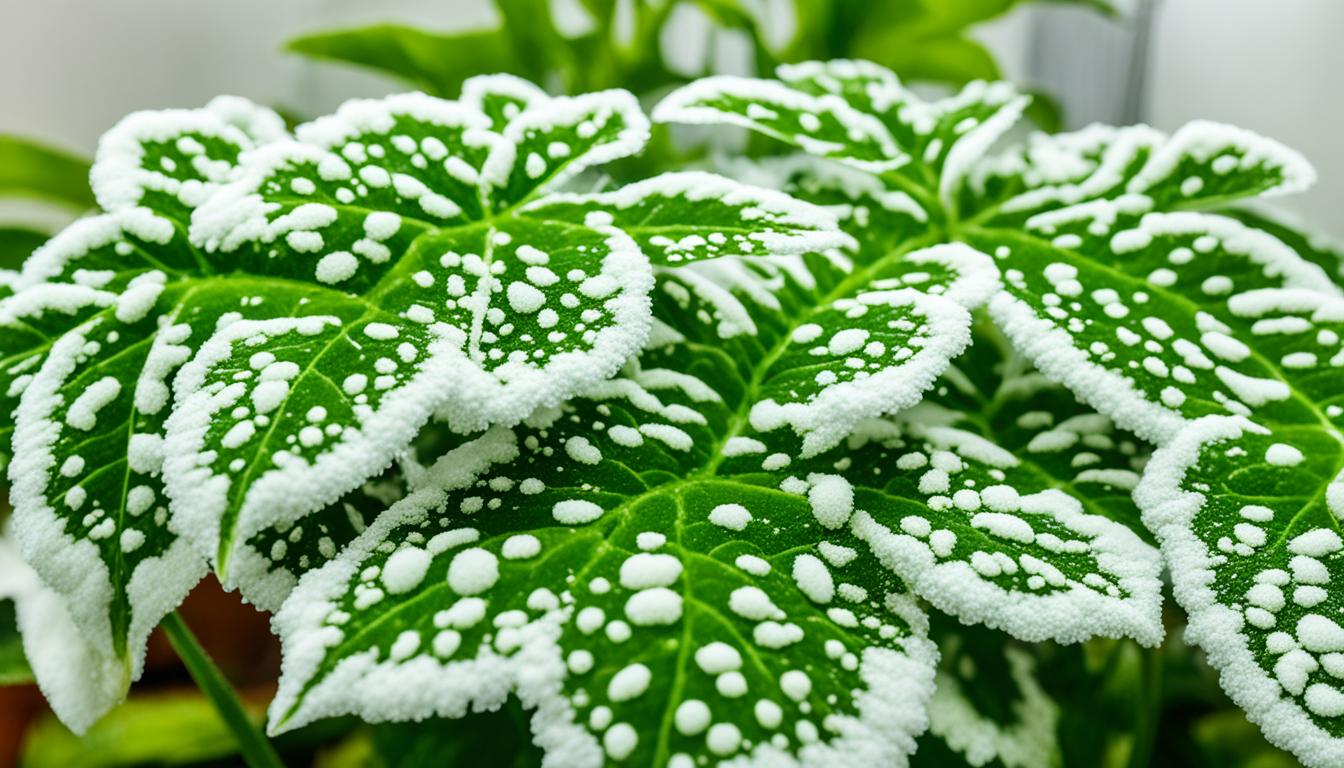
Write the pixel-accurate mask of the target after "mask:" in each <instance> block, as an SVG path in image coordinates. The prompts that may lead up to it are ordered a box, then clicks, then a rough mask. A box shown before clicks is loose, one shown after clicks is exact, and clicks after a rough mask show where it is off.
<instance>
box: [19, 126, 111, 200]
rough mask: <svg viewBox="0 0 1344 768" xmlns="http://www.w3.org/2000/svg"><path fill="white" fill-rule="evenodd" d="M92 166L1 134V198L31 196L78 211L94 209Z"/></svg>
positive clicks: (65, 153) (24, 140) (42, 146)
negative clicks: (90, 179)
mask: <svg viewBox="0 0 1344 768" xmlns="http://www.w3.org/2000/svg"><path fill="white" fill-rule="evenodd" d="M88 179H89V163H88V161H87V160H84V159H81V158H79V157H76V156H74V155H72V154H69V153H68V152H65V151H64V150H59V149H56V148H54V147H49V146H46V145H44V144H40V143H37V142H35V141H31V140H28V139H23V138H19V137H18V136H3V135H0V197H7V196H11V197H32V198H38V199H42V200H48V201H51V202H54V203H58V204H61V205H64V206H67V207H69V208H72V209H74V210H77V211H83V210H88V209H90V208H92V207H93V206H94V201H93V196H92V195H90V194H89V182H88Z"/></svg>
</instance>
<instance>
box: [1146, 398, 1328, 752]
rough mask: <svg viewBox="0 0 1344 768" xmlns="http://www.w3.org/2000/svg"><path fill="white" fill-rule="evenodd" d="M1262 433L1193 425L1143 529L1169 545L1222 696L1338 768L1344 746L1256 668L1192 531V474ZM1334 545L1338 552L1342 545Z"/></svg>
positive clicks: (1217, 420)
mask: <svg viewBox="0 0 1344 768" xmlns="http://www.w3.org/2000/svg"><path fill="white" fill-rule="evenodd" d="M1263 432H1264V429H1263V428H1261V427H1258V426H1256V425H1254V424H1252V423H1251V422H1249V421H1247V420H1245V419H1242V418H1237V417H1228V416H1206V417H1203V418H1200V419H1196V420H1194V421H1192V422H1190V424H1189V426H1188V427H1186V428H1185V429H1184V430H1182V431H1181V432H1180V433H1179V434H1177V435H1176V437H1175V438H1174V439H1172V440H1171V442H1169V443H1168V444H1167V445H1165V446H1163V447H1161V448H1159V449H1158V450H1157V451H1156V452H1155V453H1154V454H1153V457H1152V459H1151V460H1150V461H1149V463H1148V467H1147V469H1146V470H1145V471H1144V475H1143V479H1142V481H1141V482H1140V483H1139V486H1138V488H1137V489H1135V492H1134V500H1135V502H1136V503H1137V504H1138V505H1139V509H1140V510H1142V512H1143V521H1144V524H1145V525H1146V526H1148V528H1149V529H1150V530H1152V531H1153V532H1154V533H1155V534H1156V535H1157V537H1158V540H1159V541H1160V542H1161V544H1162V554H1163V555H1164V557H1165V559H1166V562H1167V563H1168V565H1169V567H1170V569H1171V575H1172V585H1173V587H1174V592H1175V596H1176V601H1177V602H1178V603H1180V604H1181V606H1182V607H1183V608H1185V610H1186V613H1187V614H1188V615H1189V626H1188V628H1187V629H1186V636H1187V638H1189V640H1190V641H1191V642H1193V643H1195V644H1196V645H1198V646H1199V647H1201V648H1203V649H1204V651H1205V652H1206V653H1207V654H1208V658H1209V663H1210V664H1212V665H1213V666H1214V667H1215V668H1216V669H1218V671H1219V681H1220V683H1221V684H1222V688H1223V690H1224V691H1226V692H1227V694H1228V696H1230V697H1231V699H1232V700H1233V701H1234V702H1236V704H1237V705H1238V706H1239V707H1241V708H1242V709H1243V710H1245V712H1246V716H1247V717H1248V718H1249V719H1250V720H1251V722H1253V723H1255V724H1256V725H1258V726H1260V730H1261V731H1262V732H1263V733H1264V734H1265V738H1267V739H1268V740H1269V741H1270V743H1272V744H1274V745H1275V746H1278V747H1280V748H1282V749H1286V750H1289V751H1290V752H1292V753H1293V754H1294V755H1295V756H1296V757H1297V758H1298V759H1299V760H1301V761H1302V762H1303V763H1304V764H1306V765H1309V766H1314V767H1317V766H1319V767H1324V766H1336V765H1339V764H1340V761H1339V756H1340V755H1341V754H1344V739H1341V738H1338V737H1336V736H1332V735H1331V734H1330V733H1329V732H1328V731H1326V730H1325V729H1324V728H1321V727H1320V726H1319V725H1317V724H1316V723H1315V722H1314V721H1313V719H1312V717H1311V715H1309V714H1308V713H1307V712H1306V711H1304V710H1303V708H1302V705H1301V704H1299V703H1298V702H1296V701H1294V700H1293V699H1292V698H1289V697H1288V696H1285V695H1284V691H1283V687H1282V685H1281V684H1280V682H1279V681H1278V680H1277V679H1276V678H1275V677H1274V676H1271V675H1270V674H1268V673H1267V672H1266V671H1265V670H1264V669H1263V668H1262V667H1261V666H1260V664H1259V663H1258V662H1257V661H1256V658H1255V655H1254V654H1253V653H1252V652H1251V648H1250V641H1249V638H1248V636H1247V627H1246V618H1245V616H1244V615H1243V614H1242V612H1241V611H1239V610H1234V609H1233V608H1231V607H1229V606H1226V605H1223V604H1222V603H1220V602H1219V601H1218V596H1217V594H1216V593H1215V592H1214V591H1213V589H1212V585H1213V583H1214V571H1213V568H1212V563H1213V562H1215V561H1214V560H1213V557H1214V555H1215V554H1217V553H1214V552H1210V551H1209V549H1208V546H1207V545H1206V544H1205V543H1204V542H1203V541H1201V540H1200V539H1199V537H1198V536H1197V535H1195V533H1194V530H1193V522H1194V519H1195V516H1196V515H1197V514H1198V513H1199V511H1200V510H1201V509H1202V508H1203V506H1204V502H1205V499H1204V495H1203V494H1202V493H1199V492H1197V491H1190V490H1186V489H1185V487H1184V485H1185V478H1186V473H1187V472H1188V471H1189V469H1190V468H1191V467H1193V466H1195V464H1196V463H1197V462H1198V461H1199V459H1200V457H1201V455H1202V454H1203V452H1204V450H1205V449H1206V447H1208V446H1214V445H1218V444H1220V443H1224V442H1227V441H1235V440H1237V439H1238V438H1240V437H1241V436H1242V435H1243V434H1246V433H1263ZM1318 530H1321V529H1318ZM1328 532H1329V533H1333V531H1328ZM1299 538H1301V537H1299ZM1295 541H1296V540H1295ZM1313 544H1315V542H1307V541H1303V542H1302V547H1301V548H1303V549H1307V550H1310V549H1311V548H1312V545H1313ZM1329 545H1330V548H1333V547H1334V546H1338V537H1337V536H1336V537H1335V540H1334V541H1333V542H1329Z"/></svg>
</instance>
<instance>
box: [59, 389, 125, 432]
mask: <svg viewBox="0 0 1344 768" xmlns="http://www.w3.org/2000/svg"><path fill="white" fill-rule="evenodd" d="M120 393H121V382H120V381H118V380H117V379H115V378H113V377H111V376H104V377H103V378H101V379H99V380H97V381H95V382H94V383H92V384H90V385H89V386H88V387H87V388H86V389H85V390H84V391H83V392H80V393H79V397H76V398H75V402H73V403H71V404H70V409H69V410H68V411H66V413H65V423H66V424H69V425H70V426H72V427H74V428H75V429H79V430H83V431H85V432H87V431H89V430H91V429H93V428H94V427H96V426H98V411H100V410H102V409H103V408H105V407H106V406H107V405H108V404H110V403H111V402H112V401H113V400H115V399H116V397H117V395H118V394H120Z"/></svg>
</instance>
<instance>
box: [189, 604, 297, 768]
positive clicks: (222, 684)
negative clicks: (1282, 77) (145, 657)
mask: <svg viewBox="0 0 1344 768" xmlns="http://www.w3.org/2000/svg"><path fill="white" fill-rule="evenodd" d="M163 631H164V633H165V634H167V635H168V640H169V642H171V643H172V644H173V648H174V649H176V650H177V655H178V656H179V657H181V659H182V663H183V664H185V665H186V666H187V671H188V672H190V673H191V678H192V679H193V680H195V681H196V685H197V687H199V688H200V689H201V692H202V693H204V694H205V697H206V698H208V699H210V703H212V704H214V705H215V710H216V711H217V712H219V716H220V717H221V718H223V720H224V724H225V725H227V726H228V728H229V730H230V731H232V732H233V736H234V738H235V739H237V740H238V748H239V750H240V751H241V752H242V753H243V760H244V761H245V762H246V763H247V765H248V766H249V768H284V766H285V764H284V763H283V762H282V761H281V760H280V756H279V755H277V754H276V753H275V749H274V748H272V747H271V743H270V742H269V741H267V740H266V736H265V735H264V734H262V732H261V731H260V730H258V728H257V726H256V725H255V724H254V723H253V722H252V719H251V718H249V717H248V716H247V711H246V710H244V709H243V703H242V702H241V701H239V699H238V694H237V693H235V692H234V690H233V687H232V686H230V685H229V681H228V680H226V679H225V678H224V675H223V674H222V673H221V672H220V671H219V667H216V666H215V663H214V662H213V661H211V660H210V656H209V655H207V654H206V652H205V649H204V648H202V647H201V644H200V642H198V641H197V640H196V636H195V635H193V634H192V633H191V629H189V628H188V627H187V623H186V622H185V621H183V620H182V617H181V616H180V615H178V614H177V613H176V612H174V613H170V614H168V616H167V617H166V618H164V620H163Z"/></svg>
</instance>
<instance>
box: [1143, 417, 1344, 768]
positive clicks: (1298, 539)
mask: <svg viewBox="0 0 1344 768" xmlns="http://www.w3.org/2000/svg"><path fill="white" fill-rule="evenodd" d="M1341 466H1344V449H1341V441H1340V440H1339V436H1338V433H1337V432H1334V431H1331V430H1325V429H1322V428H1320V427H1290V426H1276V427H1275V428H1273V429H1272V430H1270V429H1266V428H1265V427H1262V426H1258V425H1256V424H1253V423H1251V422H1249V421H1246V420H1245V419H1241V418H1238V417H1227V416H1206V417H1204V418H1201V419H1198V420H1196V421H1194V422H1192V423H1191V424H1190V425H1189V427H1187V428H1186V429H1184V430H1182V431H1181V432H1180V433H1179V434H1178V435H1177V436H1176V437H1175V438H1174V439H1173V440H1172V441H1171V442H1170V443H1168V444H1167V445H1166V446H1164V447H1163V448H1161V449H1160V450H1158V451H1157V453H1156V454H1154V456H1153V461H1152V464H1151V467H1150V469H1149V471H1148V472H1147V473H1146V474H1145V476H1144V479H1143V482H1142V483H1141V484H1140V486H1139V488H1138V491H1137V498H1138V500H1139V503H1140V505H1141V506H1142V508H1143V510H1144V518H1145V521H1146V522H1147V523H1148V525H1149V526H1150V527H1151V528H1152V529H1153V530H1154V531H1155V532H1156V533H1157V535H1158V538H1159V539H1160V540H1161V542H1162V548H1163V552H1164V554H1165V555H1166V559H1167V562H1168V563H1169V564H1170V567H1171V571H1172V581H1173V584H1174V587H1175V592H1176V599H1177V600H1178V601H1179V602H1180V603H1181V605H1183V606H1184V607H1185V609H1186V610H1187V611H1188V612H1189V614H1190V624H1189V629H1188V630H1187V636H1188V637H1189V638H1190V640H1191V641H1192V642H1194V643H1197V644H1198V645H1199V646H1200V647H1201V648H1203V649H1204V651H1205V652H1206V653H1207V654H1208V657H1209V662H1210V663H1211V664H1213V665H1214V666H1215V667H1216V668H1217V669H1218V670H1219V672H1220V674H1221V682H1222V686H1223V689H1224V690H1225V691H1227V693H1228V695H1229V696H1230V697H1231V698H1232V700H1233V701H1235V702H1236V703H1237V704H1238V705H1239V706H1240V707H1241V708H1242V709H1244V710H1245V711H1246V715H1247V716H1248V717H1249V718H1250V719H1251V721H1252V722H1254V723H1256V724H1257V725H1259V726H1260V728H1261V730H1262V731H1263V732H1264V734H1265V736H1266V738H1268V739H1269V741H1270V742H1271V743H1273V744H1275V745H1277V746H1279V747H1281V748H1284V749H1288V750H1291V751H1292V752H1293V754H1294V755H1296V757H1297V758H1298V759H1300V760H1301V761H1302V762H1303V763H1304V764H1307V765H1313V766H1326V765H1338V764H1339V755H1340V750H1339V747H1340V744H1341V740H1342V739H1344V735H1342V734H1341V730H1340V715H1341V714H1344V691H1342V690H1341V684H1340V682H1339V680H1340V676H1341V674H1342V673H1344V670H1342V669H1341V668H1340V667H1339V661H1340V659H1341V658H1344V656H1342V655H1341V651H1344V640H1341V638H1344V631H1341V630H1340V625H1339V622H1338V614H1339V608H1340V604H1341V597H1340V593H1339V590H1338V589H1337V588H1336V587H1334V586H1333V582H1334V579H1335V578H1337V577H1339V575H1340V573H1341V570H1340V569H1341V562H1342V561H1344V557H1342V555H1341V551H1344V544H1342V543H1341V539H1340V535H1339V519H1340V515H1341V512H1344V495H1342V494H1341V486H1340V485H1339V483H1338V478H1339V476H1340V467H1341Z"/></svg>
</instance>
